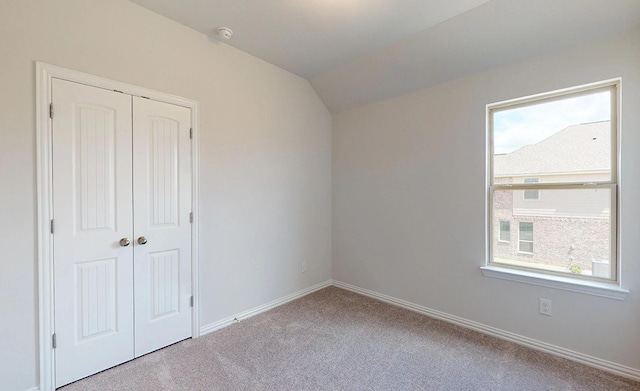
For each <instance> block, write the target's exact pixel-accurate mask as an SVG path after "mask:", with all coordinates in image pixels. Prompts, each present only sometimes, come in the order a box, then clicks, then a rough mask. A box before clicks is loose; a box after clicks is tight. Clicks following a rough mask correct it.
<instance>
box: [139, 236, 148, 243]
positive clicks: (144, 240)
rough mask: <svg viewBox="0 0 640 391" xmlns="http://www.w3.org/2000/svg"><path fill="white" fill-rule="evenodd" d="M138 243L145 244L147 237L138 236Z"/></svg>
mask: <svg viewBox="0 0 640 391" xmlns="http://www.w3.org/2000/svg"><path fill="white" fill-rule="evenodd" d="M138 244H147V238H145V237H144V236H140V237H139V238H138Z"/></svg>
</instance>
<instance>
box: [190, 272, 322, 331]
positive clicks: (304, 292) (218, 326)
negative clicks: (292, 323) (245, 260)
mask: <svg viewBox="0 0 640 391" xmlns="http://www.w3.org/2000/svg"><path fill="white" fill-rule="evenodd" d="M328 286H331V280H327V281H324V282H321V283H319V284H317V285H314V286H311V287H309V288H306V289H303V290H300V291H298V292H294V293H292V294H290V295H287V296H284V297H281V298H279V299H277V300H274V301H272V302H269V303H267V304H263V305H261V306H258V307H255V308H252V309H250V310H247V311H244V312H241V313H239V314H236V315H232V316H230V317H228V318H225V319H222V320H219V321H217V322H215V323H211V324H208V325H205V326H202V327H200V336H203V335H205V334H208V333H211V332H214V331H216V330H220V329H222V328H225V327H227V326H229V325H231V324H233V323H234V322H235V321H236V320H243V319H247V318H250V317H252V316H254V315H258V314H260V313H262V312H265V311H268V310H270V309H273V308H275V307H278V306H280V305H283V304H285V303H288V302H290V301H292V300H295V299H299V298H301V297H303V296H306V295H308V294H310V293H313V292H315V291H319V290H320V289H322V288H326V287H328Z"/></svg>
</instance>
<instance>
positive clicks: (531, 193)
mask: <svg viewBox="0 0 640 391" xmlns="http://www.w3.org/2000/svg"><path fill="white" fill-rule="evenodd" d="M538 182H539V179H538V178H524V183H538ZM538 196H539V194H538V190H525V191H524V199H525V200H537V199H538Z"/></svg>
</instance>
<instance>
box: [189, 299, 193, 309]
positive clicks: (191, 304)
mask: <svg viewBox="0 0 640 391" xmlns="http://www.w3.org/2000/svg"><path fill="white" fill-rule="evenodd" d="M189 305H190V306H191V307H193V296H191V298H190V299H189Z"/></svg>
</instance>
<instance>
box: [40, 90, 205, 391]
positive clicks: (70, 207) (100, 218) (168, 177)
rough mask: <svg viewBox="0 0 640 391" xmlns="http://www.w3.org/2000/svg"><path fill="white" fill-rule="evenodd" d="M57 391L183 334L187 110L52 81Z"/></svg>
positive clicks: (186, 309)
mask: <svg viewBox="0 0 640 391" xmlns="http://www.w3.org/2000/svg"><path fill="white" fill-rule="evenodd" d="M51 91H52V96H51V99H52V102H53V104H52V147H51V148H52V150H51V155H52V159H51V164H52V183H51V188H52V193H51V194H52V200H51V205H52V211H51V214H52V216H53V220H52V227H51V228H52V232H53V233H54V234H53V235H52V238H53V239H52V242H53V246H52V247H53V271H54V272H53V294H54V311H53V319H54V332H55V337H54V338H55V340H54V355H55V376H56V387H60V386H62V385H65V384H68V383H70V382H73V381H75V380H78V379H80V378H83V377H86V376H89V375H91V374H94V373H96V372H99V371H102V370H104V369H107V368H109V367H112V366H115V365H118V364H120V363H123V362H125V361H128V360H131V359H133V358H135V357H139V356H141V355H143V354H146V353H149V352H151V351H153V350H156V349H159V348H161V347H164V346H167V345H169V344H172V343H175V342H177V341H180V340H183V339H185V338H189V337H191V333H192V327H191V322H192V316H191V311H192V307H191V306H192V303H193V302H192V300H193V299H192V291H191V285H192V282H191V235H192V230H191V223H192V214H191V199H192V197H191V191H192V190H191V189H192V186H191V178H192V175H191V171H192V165H191V139H190V129H191V111H190V109H189V108H186V107H181V106H176V105H172V104H168V103H163V102H158V101H153V100H150V99H147V98H144V97H138V96H132V95H128V94H124V93H121V92H118V91H112V90H107V89H102V88H97V87H92V86H88V85H84V84H79V83H75V82H71V81H66V80H61V79H56V78H54V79H52V85H51Z"/></svg>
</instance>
